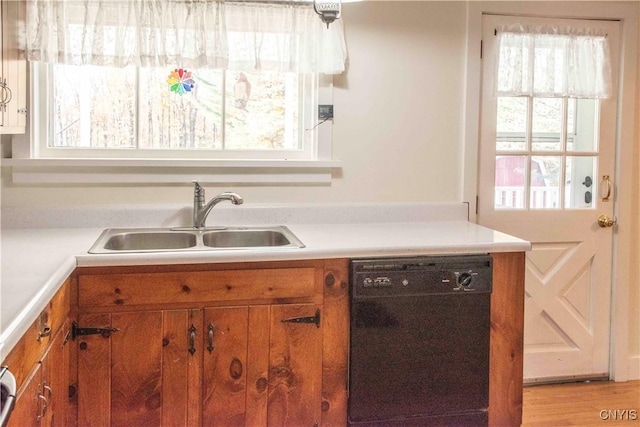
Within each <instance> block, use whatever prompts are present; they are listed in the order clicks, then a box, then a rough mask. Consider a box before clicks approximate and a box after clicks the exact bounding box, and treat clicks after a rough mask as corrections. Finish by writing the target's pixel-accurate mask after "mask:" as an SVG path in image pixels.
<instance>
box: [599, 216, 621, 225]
mask: <svg viewBox="0 0 640 427" xmlns="http://www.w3.org/2000/svg"><path fill="white" fill-rule="evenodd" d="M617 222H618V221H617V220H616V218H615V217H614V218H609V216H607V215H600V216H599V217H598V225H599V226H600V227H602V228H607V227H613V226H614V225H615V224H616V223H617Z"/></svg>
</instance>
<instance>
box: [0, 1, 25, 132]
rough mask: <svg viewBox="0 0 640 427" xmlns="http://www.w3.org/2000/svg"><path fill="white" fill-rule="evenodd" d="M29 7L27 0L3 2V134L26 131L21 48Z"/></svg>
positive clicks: (0, 7) (0, 112) (0, 4)
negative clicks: (19, 42)
mask: <svg viewBox="0 0 640 427" xmlns="http://www.w3.org/2000/svg"><path fill="white" fill-rule="evenodd" d="M25 5H26V2H23V1H8V0H0V13H1V15H2V16H1V17H0V19H1V20H2V25H1V27H0V44H1V45H2V47H1V49H0V134H3V133H24V131H25V124H26V106H27V104H26V101H27V98H26V93H27V62H26V60H25V59H24V58H22V57H21V56H20V52H19V49H18V39H19V37H20V28H19V25H20V23H24V20H25V13H26V6H25Z"/></svg>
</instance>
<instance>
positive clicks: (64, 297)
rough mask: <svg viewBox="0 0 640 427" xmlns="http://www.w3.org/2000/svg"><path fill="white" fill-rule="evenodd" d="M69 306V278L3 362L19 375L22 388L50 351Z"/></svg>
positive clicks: (19, 383) (67, 313)
mask: <svg viewBox="0 0 640 427" xmlns="http://www.w3.org/2000/svg"><path fill="white" fill-rule="evenodd" d="M69 307H70V298H69V283H68V281H67V282H65V283H64V284H63V285H62V287H61V288H60V289H59V290H58V292H57V293H56V294H55V295H54V297H53V298H52V299H51V301H50V302H49V304H47V306H46V307H45V309H44V310H43V311H42V312H41V314H40V315H39V316H38V318H37V319H36V321H35V322H33V323H32V324H31V326H29V329H28V330H27V331H26V332H25V333H24V335H23V336H22V338H20V341H18V343H17V344H16V345H15V347H14V348H13V349H12V350H11V352H10V353H9V354H8V355H7V357H6V359H5V361H4V362H3V364H4V365H7V366H8V367H9V369H11V372H13V374H14V375H15V377H16V382H17V383H18V388H20V387H21V386H22V384H23V383H24V381H25V380H26V378H27V376H28V375H29V373H30V372H31V370H32V369H33V367H34V366H35V364H36V363H38V361H39V360H40V359H41V358H42V356H43V355H44V353H45V352H46V350H47V348H48V347H49V345H50V343H51V340H52V339H53V337H54V336H55V335H56V334H57V333H58V331H59V330H60V329H61V328H62V325H63V324H64V322H65V321H66V320H67V318H68V316H69Z"/></svg>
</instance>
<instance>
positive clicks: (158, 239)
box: [89, 226, 304, 254]
mask: <svg viewBox="0 0 640 427" xmlns="http://www.w3.org/2000/svg"><path fill="white" fill-rule="evenodd" d="M303 247H304V244H303V243H302V242H301V241H300V239H298V238H297V237H296V236H295V235H294V234H293V233H292V232H291V230H289V229H288V228H287V227H285V226H273V227H228V228H220V229H207V228H205V229H202V230H199V229H195V228H193V229H192V228H180V229H171V228H110V229H107V230H105V231H104V232H103V233H102V234H101V235H100V237H98V240H96V242H95V244H94V245H93V246H92V247H91V249H89V253H92V254H108V253H123V252H133V253H137V252H170V251H174V252H176V251H177V252H182V251H216V250H232V249H264V250H269V249H282V248H303Z"/></svg>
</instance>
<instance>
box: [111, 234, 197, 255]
mask: <svg viewBox="0 0 640 427" xmlns="http://www.w3.org/2000/svg"><path fill="white" fill-rule="evenodd" d="M197 244H198V238H197V236H196V235H195V234H192V233H182V232H171V231H166V232H165V231H158V232H147V231H133V232H123V233H118V234H115V235H113V236H111V237H109V239H108V240H107V241H106V242H105V244H104V248H105V249H107V250H110V251H149V250H157V249H158V248H162V249H166V250H173V249H187V248H192V247H194V246H196V245H197Z"/></svg>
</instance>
